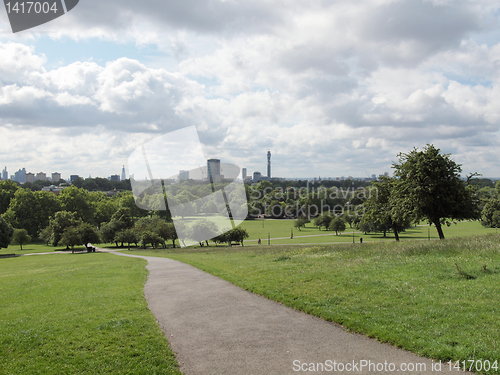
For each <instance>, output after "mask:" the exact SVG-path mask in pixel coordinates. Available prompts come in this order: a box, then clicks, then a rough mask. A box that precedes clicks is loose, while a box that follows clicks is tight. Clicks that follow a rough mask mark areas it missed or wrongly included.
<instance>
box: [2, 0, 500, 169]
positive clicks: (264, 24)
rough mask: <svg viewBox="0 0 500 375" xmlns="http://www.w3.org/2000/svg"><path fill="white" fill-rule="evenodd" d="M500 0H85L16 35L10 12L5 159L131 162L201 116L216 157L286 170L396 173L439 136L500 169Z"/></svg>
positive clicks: (40, 163) (480, 163)
mask: <svg viewBox="0 0 500 375" xmlns="http://www.w3.org/2000/svg"><path fill="white" fill-rule="evenodd" d="M499 19H500V3H498V2H496V1H491V0H470V1H469V0H412V1H404V0H401V1H396V0H357V1H352V0H336V1H333V0H332V1H322V0H318V1H314V0H313V1H307V2H306V1H302V0H300V1H298V0H278V1H274V2H272V1H265V0H254V1H252V0H250V1H235V0H188V1H186V0H185V1H160V0H149V1H145V2H141V1H137V0H120V1H116V0H106V1H98V0H80V3H79V4H78V6H77V7H75V8H74V9H73V10H72V11H71V12H69V13H68V14H67V15H65V16H62V17H60V18H58V19H56V20H54V21H52V22H50V23H47V24H44V25H41V26H38V27H36V28H33V29H30V30H26V31H22V32H19V33H16V34H13V33H12V30H11V28H10V25H9V23H8V18H7V12H6V10H5V9H3V8H2V9H0V166H1V169H3V167H4V166H7V169H8V171H9V174H13V173H14V171H15V170H17V169H19V168H22V167H25V168H26V169H27V170H28V171H31V172H34V173H36V172H39V171H44V172H46V173H51V172H55V171H58V172H61V173H62V174H63V178H67V177H69V175H70V174H79V175H81V176H84V177H87V176H89V175H92V176H93V177H95V176H109V175H111V174H119V173H120V171H121V167H122V165H123V164H125V165H126V164H127V159H128V156H129V155H130V154H131V153H132V152H133V150H134V149H136V148H137V147H139V146H140V145H141V144H142V143H143V142H146V141H148V140H150V139H153V138H155V137H158V136H161V135H163V134H165V133H168V132H170V131H173V130H177V129H180V128H184V127H187V126H191V125H195V126H196V128H197V129H198V132H199V137H200V140H201V141H202V144H203V150H204V152H205V155H206V157H207V158H211V157H216V158H220V159H222V161H223V162H232V163H235V164H237V165H239V166H241V167H247V168H248V171H249V172H253V171H256V170H258V171H260V172H262V173H265V171H266V153H267V150H268V149H269V150H271V152H272V154H273V159H272V161H273V176H280V177H289V178H293V177H314V176H322V177H327V176H331V177H336V176H349V175H352V176H359V177H366V176H368V175H371V174H380V173H383V172H385V171H388V172H390V171H391V164H392V162H394V161H396V160H397V154H398V153H399V152H407V151H410V150H411V149H413V148H414V147H418V148H422V147H424V146H425V145H426V144H428V143H432V144H434V145H436V146H437V147H439V148H441V150H442V151H443V152H446V153H451V154H452V157H453V159H454V160H455V161H457V162H458V163H460V164H462V166H463V172H464V174H467V173H470V172H480V173H482V174H483V175H484V176H487V177H500V164H499V158H500V147H499V143H500V142H499V140H500V139H499V135H500V133H499V131H500V128H499V124H500V74H499V73H500V25H499Z"/></svg>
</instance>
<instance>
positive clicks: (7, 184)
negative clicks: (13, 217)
mask: <svg viewBox="0 0 500 375" xmlns="http://www.w3.org/2000/svg"><path fill="white" fill-rule="evenodd" d="M17 189H19V186H18V185H17V184H16V183H15V182H14V181H11V180H7V181H0V215H3V214H4V213H5V212H6V211H7V209H8V208H9V205H10V201H11V200H12V198H14V194H15V193H16V191H17Z"/></svg>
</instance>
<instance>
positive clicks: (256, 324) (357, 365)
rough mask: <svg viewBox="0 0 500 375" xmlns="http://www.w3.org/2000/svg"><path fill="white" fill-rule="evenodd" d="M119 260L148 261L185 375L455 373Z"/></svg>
mask: <svg viewBox="0 0 500 375" xmlns="http://www.w3.org/2000/svg"><path fill="white" fill-rule="evenodd" d="M98 250H100V251H108V252H113V251H110V250H105V249H98ZM113 253H115V254H116V255H121V256H132V257H138V258H143V259H146V260H147V261H148V265H147V268H148V270H149V277H148V280H147V282H146V284H145V287H144V291H145V296H146V299H147V302H148V305H149V308H150V310H151V311H152V312H153V314H154V316H155V317H156V319H157V321H158V323H159V325H160V327H161V329H162V330H163V332H164V334H165V336H166V337H167V339H168V341H169V343H170V346H171V348H172V350H173V351H174V353H175V354H176V357H177V360H178V362H179V364H180V369H181V371H182V372H183V373H184V374H186V375H211V374H214V375H216V374H217V375H221V374H231V375H239V374H241V375H252V374H256V375H267V374H273V375H274V374H301V373H302V374H306V373H315V374H444V373H447V374H449V373H454V372H455V371H456V370H453V369H451V370H452V371H450V367H449V365H448V364H446V363H443V364H442V367H441V371H437V370H436V368H435V367H433V366H436V363H435V362H433V361H431V360H429V359H426V358H421V357H418V356H416V355H414V354H412V353H409V352H406V351H403V350H400V349H398V348H395V347H393V346H390V345H386V344H382V343H380V342H378V341H376V340H373V339H369V338H366V337H365V336H362V335H357V334H352V333H348V332H346V331H345V330H344V329H343V328H342V327H340V326H338V325H336V324H334V323H329V322H326V321H324V320H321V319H318V318H315V317H313V316H310V315H307V314H304V313H302V312H299V311H296V310H293V309H291V308H288V307H286V306H283V305H281V304H279V303H276V302H274V301H270V300H268V299H266V298H263V297H260V296H258V295H255V294H253V293H250V292H247V291H245V290H243V289H241V288H239V287H236V286H235V285H233V284H231V283H229V282H227V281H225V280H222V279H220V278H218V277H215V276H213V275H210V274H208V273H206V272H203V271H201V270H199V269H197V268H194V267H192V266H189V265H187V264H184V263H181V262H178V261H175V260H171V259H167V258H156V257H145V256H134V255H126V254H122V253H118V252H113ZM322 367H323V370H322V371H321V368H322ZM411 369H413V371H410V370H411ZM433 369H434V370H433ZM311 370H314V371H311ZM403 370H407V371H403ZM462 373H463V372H462Z"/></svg>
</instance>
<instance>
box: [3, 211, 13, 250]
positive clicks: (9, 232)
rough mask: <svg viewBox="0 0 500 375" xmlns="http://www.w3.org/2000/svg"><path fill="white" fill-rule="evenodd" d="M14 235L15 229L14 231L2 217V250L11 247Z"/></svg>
mask: <svg viewBox="0 0 500 375" xmlns="http://www.w3.org/2000/svg"><path fill="white" fill-rule="evenodd" d="M13 235H14V229H12V226H11V225H10V224H9V223H7V222H6V221H5V220H4V218H3V217H2V216H0V249H1V248H2V247H5V248H7V247H9V244H10V241H12V236H13Z"/></svg>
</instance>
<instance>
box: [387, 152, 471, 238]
mask: <svg viewBox="0 0 500 375" xmlns="http://www.w3.org/2000/svg"><path fill="white" fill-rule="evenodd" d="M393 168H394V169H395V172H394V177H395V181H394V184H393V188H392V190H393V191H392V194H391V199H392V205H393V215H394V217H396V218H397V219H398V220H401V221H405V220H407V219H408V218H410V219H412V221H414V222H418V221H419V220H422V219H426V220H427V221H428V222H429V223H431V224H434V225H435V226H436V229H437V232H438V235H439V238H440V239H444V234H443V229H442V227H441V224H442V223H443V221H444V220H446V219H452V220H463V219H476V218H477V217H478V212H477V208H476V204H475V201H474V199H473V196H472V193H471V190H470V189H468V188H467V186H466V183H465V181H463V180H462V179H461V178H460V173H461V171H462V169H461V167H460V165H459V164H457V163H455V162H454V161H453V160H452V159H451V158H450V155H449V154H441V152H440V150H439V149H438V148H436V147H434V146H433V145H427V146H426V147H425V148H424V150H422V151H419V150H418V149H416V148H415V149H413V150H412V151H410V152H409V153H407V154H404V153H401V154H399V162H397V163H394V165H393Z"/></svg>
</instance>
